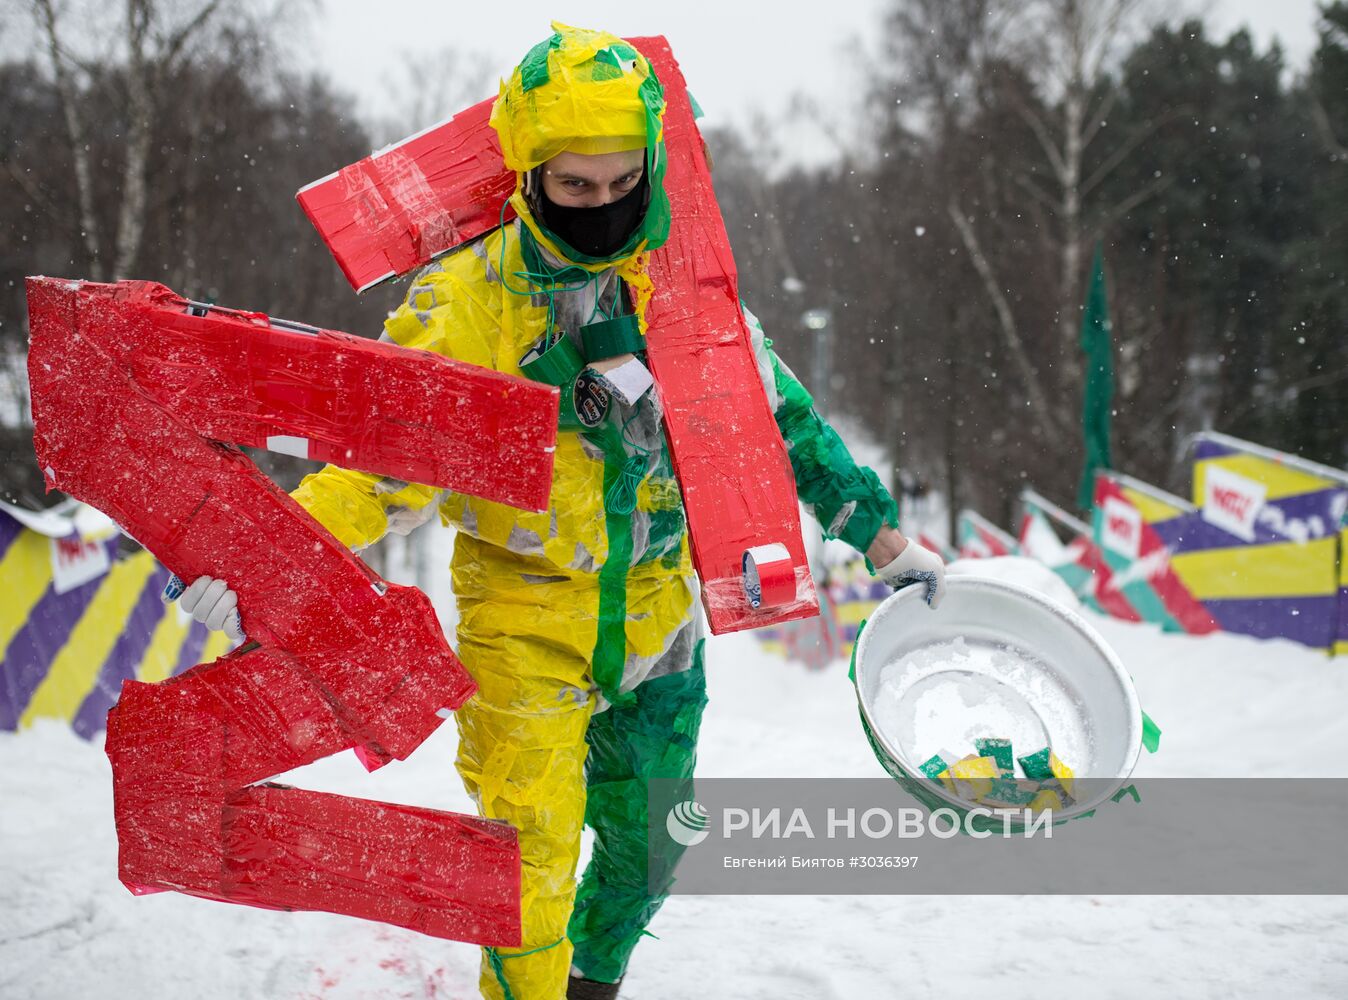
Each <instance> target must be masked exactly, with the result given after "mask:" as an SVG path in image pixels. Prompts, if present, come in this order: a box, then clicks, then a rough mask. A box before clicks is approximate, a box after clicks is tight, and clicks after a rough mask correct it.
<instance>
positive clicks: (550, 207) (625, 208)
mask: <svg viewBox="0 0 1348 1000" xmlns="http://www.w3.org/2000/svg"><path fill="white" fill-rule="evenodd" d="M647 187H648V184H647V181H646V172H645V171H644V170H643V171H642V172H641V180H639V181H637V184H636V187H634V188H632V190H631V191H629V192H627V194H625V195H623V196H622V197H621V198H619V199H618V200H617V201H611V202H609V203H608V204H607V205H595V206H593V207H592V208H573V207H571V206H569V205H558V204H557V203H556V202H554V201H552V200H551V199H550V198H548V196H547V193H546V192H545V191H543V189H542V185H539V192H538V193H539V202H540V205H541V207H542V209H543V225H545V226H547V227H548V229H550V230H551V231H552V232H553V234H554V235H556V236H558V237H560V238H561V239H562V240H563V241H565V242H566V244H567V245H568V246H570V247H572V248H573V249H576V250H579V251H580V252H581V253H583V254H585V255H586V256H587V257H612V256H613V255H614V254H615V253H617V252H618V251H619V250H621V249H622V248H623V247H624V246H626V245H627V241H628V240H629V239H631V238H632V234H633V233H634V232H636V230H637V227H638V226H639V225H641V220H642V219H643V218H644V217H645V215H646V191H647Z"/></svg>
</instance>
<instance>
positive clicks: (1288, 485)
mask: <svg viewBox="0 0 1348 1000" xmlns="http://www.w3.org/2000/svg"><path fill="white" fill-rule="evenodd" d="M1193 459H1194V466H1193V502H1194V504H1195V506H1196V507H1198V509H1199V511H1200V512H1201V515H1202V522H1203V523H1202V525H1201V526H1198V527H1197V528H1196V530H1195V531H1193V532H1191V533H1189V534H1188V535H1187V536H1186V538H1185V541H1184V545H1183V549H1184V553H1185V554H1184V555H1183V557H1182V558H1181V565H1182V567H1183V571H1184V572H1185V573H1186V574H1188V575H1189V576H1190V577H1192V578H1193V579H1194V581H1195V587H1196V588H1197V589H1198V591H1199V592H1201V593H1202V594H1203V599H1204V602H1205V604H1207V606H1208V608H1209V610H1211V612H1212V613H1213V615H1214V616H1215V617H1216V618H1217V619H1218V620H1219V621H1221V622H1222V625H1223V627H1224V628H1229V629H1230V630H1231V631H1245V632H1248V633H1249V634H1252V635H1261V636H1275V635H1276V636H1284V637H1286V638H1291V639H1295V640H1296V641H1298V642H1302V643H1304V644H1306V645H1308V646H1314V647H1316V648H1324V649H1328V650H1337V651H1340V652H1342V651H1345V648H1344V647H1345V645H1346V643H1348V608H1345V601H1348V586H1345V582H1346V581H1345V575H1344V574H1345V570H1344V567H1343V563H1344V551H1345V550H1344V542H1345V537H1344V535H1345V533H1344V527H1345V510H1348V472H1345V471H1343V470H1341V469H1334V468H1331V467H1329V466H1326V465H1320V464H1318V463H1315V462H1309V461H1307V460H1305V459H1302V458H1299V457H1297V456H1295V455H1289V454H1287V453H1285V452H1280V451H1276V450H1274V449H1272V448H1265V447H1262V446H1260V445H1257V444H1253V443H1251V442H1249V441H1242V440H1240V439H1239V438H1233V437H1229V436H1228V435H1225V434H1218V433H1215V432H1206V433H1203V434H1199V435H1197V436H1196V437H1195V438H1194V441H1193ZM1228 623H1231V624H1228Z"/></svg>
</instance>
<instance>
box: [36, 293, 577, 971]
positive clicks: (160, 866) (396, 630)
mask: <svg viewBox="0 0 1348 1000" xmlns="http://www.w3.org/2000/svg"><path fill="white" fill-rule="evenodd" d="M28 291H29V309H30V328H31V349H30V355H29V364H30V380H31V384H32V400H33V416H34V427H35V433H34V439H35V444H36V447H37V453H38V458H39V462H40V463H41V465H42V467H43V469H44V473H45V475H46V478H47V481H48V484H49V485H51V486H54V487H58V488H60V489H62V490H65V491H66V492H68V493H70V494H72V495H74V496H78V497H79V498H81V499H83V500H85V501H86V502H88V503H91V504H92V505H94V506H96V507H98V508H100V509H101V510H103V511H105V512H106V513H108V514H109V515H110V516H112V517H113V518H114V519H115V520H116V521H117V522H118V523H119V524H121V525H122V526H123V527H124V528H125V529H126V530H127V531H128V533H130V534H131V535H133V536H134V537H135V538H137V539H138V540H139V541H140V542H141V543H142V544H144V545H145V546H146V547H147V548H148V549H150V551H151V552H153V553H154V555H155V556H156V557H157V558H159V559H160V560H161V561H162V562H163V563H164V564H165V565H167V566H168V567H169V568H170V569H172V570H173V571H174V572H176V573H177V574H178V575H180V576H182V577H183V578H184V579H193V578H195V577H196V576H199V575H201V574H203V573H206V574H210V575H212V576H217V577H221V578H223V579H226V580H228V581H229V582H230V584H231V586H232V587H233V588H234V589H235V590H236V591H237V593H238V594H239V607H240V611H241V614H242V617H243V622H244V624H245V628H246V629H247V632H248V635H249V638H250V640H252V641H253V643H255V644H256V645H250V646H248V647H245V648H244V649H242V650H240V651H237V652H235V653H233V654H231V655H230V656H228V657H225V658H223V659H221V660H219V661H217V662H216V663H214V664H210V665H206V666H199V667H197V668H194V669H193V670H191V671H188V672H187V673H185V674H182V675H180V676H178V677H175V678H172V679H171V680H169V681H166V682H164V683H161V684H157V685H145V684H139V683H137V682H128V684H127V685H126V687H125V689H124V692H123V698H122V700H121V702H119V704H118V706H117V707H116V708H115V709H114V710H113V711H112V713H110V716H109V725H108V739H107V752H108V756H109V758H110V760H111V761H112V764H113V776H114V801H115V812H116V818H117V824H118V837H119V844H120V860H119V864H120V875H121V878H122V880H123V881H124V882H125V883H126V884H127V885H128V886H130V887H132V888H133V890H134V891H146V890H154V889H173V890H177V891H182V892H188V893H192V894H195V895H201V896H206V897H209V898H212V899H230V898H231V897H230V895H229V890H228V887H226V886H224V885H223V883H222V881H221V879H222V874H221V873H222V871H223V870H224V867H225V865H226V863H227V862H228V861H229V857H228V854H227V851H226V848H225V845H224V842H223V841H222V836H223V834H222V830H223V829H224V827H223V825H222V824H223V820H224V815H225V812H224V811H225V808H226V802H227V800H228V799H229V798H230V797H231V796H233V795H237V794H238V793H239V792H240V791H241V789H243V788H244V787H245V786H247V785H248V784H250V783H252V782H255V781H259V780H263V779H265V778H268V777H271V776H274V775H276V774H279V773H282V772H285V771H288V770H290V769H292V768H294V767H298V766H301V765H303V764H306V763H310V762H312V761H314V760H318V759H320V758H321V757H324V756H327V755H329V754H332V753H335V752H338V751H340V750H343V749H347V748H351V747H358V746H359V747H362V748H363V750H364V752H365V754H366V755H367V757H368V758H370V759H373V760H376V761H381V762H382V761H386V760H389V759H400V758H403V757H406V756H407V755H408V754H410V753H411V752H412V750H414V749H415V748H416V747H417V746H418V745H420V743H421V742H423V741H424V740H425V739H426V737H427V736H429V735H430V733H431V732H433V731H434V729H435V728H436V726H438V725H439V724H440V721H441V719H440V716H439V714H438V712H439V710H440V709H442V708H457V707H458V706H459V705H461V704H462V703H463V702H464V701H465V700H466V699H467V698H468V697H469V696H470V695H471V694H472V692H473V690H474V685H473V682H472V680H471V678H470V677H469V676H468V675H467V672H466V671H465V670H464V669H463V667H462V665H461V664H460V663H459V661H458V658H457V657H455V656H454V654H453V652H452V651H451V650H450V649H449V647H448V644H447V643H446V642H445V639H444V635H443V633H442V632H441V629H440V626H439V623H438V622H437V621H436V618H435V614H434V611H433V610H432V609H431V607H430V604H429V601H428V600H427V599H426V597H425V596H424V595H423V594H421V593H420V592H419V591H417V590H415V589H414V588H403V587H393V586H390V585H388V584H386V583H385V582H384V581H382V580H380V579H379V578H378V577H377V576H376V575H375V574H373V573H372V572H371V571H370V570H369V569H368V568H367V567H366V566H365V565H364V564H363V563H362V562H361V561H360V560H359V559H357V558H356V557H354V556H353V555H352V554H351V553H349V552H347V551H346V549H344V548H343V547H342V546H341V545H340V544H339V543H338V542H337V541H336V539H334V538H333V537H332V536H331V535H330V534H329V533H328V532H327V531H326V530H324V529H323V528H322V527H321V526H320V525H319V524H318V523H317V522H316V521H314V520H313V518H311V517H310V516H309V515H308V514H307V513H305V512H304V511H303V510H302V509H301V508H300V507H299V506H298V505H297V504H296V503H295V502H294V501H293V500H291V499H290V498H289V497H288V496H287V495H286V494H285V493H284V492H282V491H281V490H280V489H278V488H277V487H276V486H275V484H273V483H272V482H271V481H270V480H268V479H267V478H266V477H265V476H263V475H262V474H261V473H260V472H259V471H258V470H257V469H256V468H255V467H254V466H253V464H252V463H251V462H250V461H249V460H248V459H247V458H246V457H245V456H244V455H243V454H242V453H241V452H240V451H238V449H237V448H234V447H232V446H230V445H226V444H221V443H217V442H214V441H211V440H207V439H206V438H204V437H203V436H202V435H201V433H199V430H200V429H199V428H195V427H194V426H192V424H191V423H190V419H191V418H192V417H194V416H199V415H200V414H199V413H194V411H193V410H192V407H191V406H190V405H187V404H181V405H180V401H181V400H183V399H184V398H186V397H185V395H184V394H183V393H181V392H176V393H175V392H164V391H163V389H162V386H156V384H155V380H154V378H153V377H152V372H153V369H152V368H150V367H147V366H145V365H142V364H138V363H133V362H135V360H136V359H134V358H133V357H132V355H133V354H134V353H135V352H139V351H144V352H147V353H149V354H151V355H153V354H154V353H155V352H156V351H160V352H161V355H160V356H161V357H164V358H165V360H164V361H163V365H164V367H165V368H166V369H171V368H172V366H173V365H174V364H189V363H195V364H204V363H206V362H201V361H200V360H199V359H198V360H195V361H193V360H191V359H192V358H193V357H194V356H193V355H192V354H191V352H190V351H188V350H187V349H186V348H185V347H183V346H182V344H183V342H182V341H180V340H175V339H174V338H173V336H172V334H170V335H169V336H168V338H167V339H168V340H169V341H170V342H171V343H172V344H173V345H174V346H175V351H176V353H175V351H166V350H165V348H164V347H163V345H162V344H157V343H156V342H155V331H156V326H155V325H154V323H153V322H152V320H151V319H149V318H147V316H146V311H147V310H153V309H155V308H159V307H161V306H162V304H163V302H164V301H165V296H166V295H168V294H170V293H167V290H166V289H162V287H161V286H153V285H149V286H147V285H145V284H143V283H123V284H121V285H116V286H110V285H92V284H84V283H80V282H65V281H53V280H51V279H30V281H29V285H28ZM179 301H181V300H179ZM147 302H149V303H150V304H148V305H147ZM231 322H235V323H238V324H241V326H236V327H234V328H231V329H227V330H226V331H225V333H224V336H225V337H226V338H228V337H235V336H237V337H238V338H239V339H241V340H243V341H245V342H246V341H247V339H248V338H247V334H248V333H249V332H250V327H251V325H256V329H257V332H258V334H259V336H260V337H261V338H262V339H263V340H266V339H267V335H268V334H269V333H270V332H271V331H270V330H269V329H268V328H267V327H265V326H263V325H262V324H260V323H259V324H252V321H250V320H247V319H239V318H234V319H233V320H231ZM201 336H202V337H204V338H205V339H207V340H209V333H205V334H202V335H201ZM297 336H306V335H303V334H299V335H297ZM196 339H200V338H197V337H195V335H194V338H193V339H192V340H189V341H188V342H189V343H191V342H195V340H196ZM357 346H360V345H357ZM336 350H337V353H345V352H346V351H347V350H348V347H347V345H346V344H345V342H342V343H341V344H339V346H338V347H337V349H336ZM394 350H395V351H397V349H394ZM243 353H244V354H245V355H247V354H249V352H248V350H247V349H246V347H245V349H244V351H243ZM254 357H255V358H270V359H271V361H270V362H269V363H272V364H281V363H283V356H282V354H281V353H280V352H279V351H278V349H277V347H276V345H275V343H274V342H273V343H264V344H263V346H262V348H260V350H259V351H258V352H257V353H256V354H255V355H254ZM408 358H410V359H412V364H414V365H415V364H418V363H420V362H421V361H422V360H423V359H424V361H425V362H427V364H426V365H425V366H424V368H425V384H426V391H428V392H430V393H432V394H434V393H435V391H436V385H437V383H438V381H439V380H441V379H443V378H446V370H445V369H443V368H442V367H440V366H439V365H438V364H436V363H435V362H437V361H438V360H439V359H436V358H435V357H434V356H432V355H430V354H427V353H425V352H412V351H399V352H398V353H397V355H396V356H395V355H393V354H390V353H389V352H388V351H380V352H379V353H376V354H370V355H367V356H366V357H364V358H363V359H362V360H361V365H362V366H365V367H368V368H372V369H374V372H373V375H372V376H371V384H374V383H377V381H378V373H379V370H380V369H381V368H382V367H383V366H384V365H386V364H389V363H394V364H395V365H396V364H398V363H402V362H404V361H406V360H407V359H408ZM252 370H253V371H258V370H261V371H263V372H264V373H265V371H266V370H267V369H266V367H265V365H263V366H261V368H260V369H259V367H256V366H255V367H254V368H253V369H252ZM245 377H246V375H245V374H244V373H240V378H245ZM456 377H457V376H456V375H455V374H454V373H449V374H448V378H449V379H454V378H456ZM170 381H171V380H170ZM494 381H495V380H493V384H489V385H486V386H485V388H484V390H483V391H484V392H486V393H488V394H491V393H494V392H496V391H497V389H496V388H495V387H494ZM461 388H462V387H461V386H455V387H454V388H453V389H452V391H453V392H454V393H457V392H459V391H460V390H461ZM152 390H153V391H152ZM240 395H241V396H244V397H246V396H248V393H247V392H242V393H241V394H240ZM222 398H223V397H222ZM378 402H379V400H378V397H375V405H376V406H377V405H378ZM554 405H555V404H554ZM180 410H182V411H185V413H184V412H179V411H180ZM240 412H244V408H242V407H241V408H240ZM276 412H277V413H278V414H280V416H279V417H278V420H280V421H284V420H286V419H289V416H288V415H287V413H286V412H285V411H284V408H279V409H278V410H277V411H276ZM300 419H303V414H300V415H299V416H297V417H296V420H300ZM279 429H280V430H281V431H283V432H289V431H293V430H294V429H295V427H294V426H292V425H291V424H288V423H285V422H281V423H280V424H279ZM334 444H336V445H339V446H340V445H342V444H343V442H342V441H341V440H340V438H339V439H338V440H336V441H335V442H334ZM442 446H443V447H446V448H448V447H450V445H449V444H448V443H444V444H443V445H442ZM366 453H367V455H369V456H371V459H372V462H377V461H380V460H382V457H381V455H380V454H379V452H378V450H377V442H374V443H373V444H372V445H371V446H370V448H369V449H368V450H367V452H366ZM371 471H375V472H384V471H385V470H383V469H381V468H379V467H378V465H377V464H375V465H373V468H372V469H371ZM324 815H335V813H332V812H328V813H325V814H324ZM431 816H432V814H431V813H427V816H426V817H423V818H424V819H425V821H426V822H428V823H433V824H434V823H438V824H439V829H440V831H441V832H440V834H439V836H441V837H442V838H443V839H445V840H446V841H455V840H456V839H458V838H462V837H466V836H468V834H466V833H465V832H464V831H465V830H467V829H468V827H466V826H465V821H466V820H468V819H471V817H459V816H454V815H452V814H448V813H438V814H434V816H435V817H438V818H430V817H431ZM330 832H331V833H333V834H334V835H335V834H337V833H338V832H339V831H330ZM492 858H493V859H494V858H495V855H492ZM368 860H369V861H370V867H369V871H370V873H371V877H372V878H375V877H376V876H377V875H378V873H379V861H378V859H377V858H375V857H371V858H370V859H368ZM425 862H426V864H427V866H428V867H427V873H426V878H427V879H428V880H430V883H431V884H434V885H437V886H439V891H441V892H442V895H443V898H444V900H445V908H446V913H447V914H453V913H457V912H459V911H460V910H462V909H463V908H464V907H467V908H470V909H471V908H472V907H474V906H475V905H476V901H477V895H476V891H477V890H476V889H475V888H474V889H472V890H471V891H469V890H467V889H464V888H463V887H464V886H465V885H466V884H467V883H466V882H465V881H464V880H463V879H459V880H458V881H451V882H446V881H444V880H439V881H437V880H436V879H437V876H435V874H434V870H433V868H434V859H429V858H428V859H425ZM495 863H496V861H495V860H493V861H492V864H495ZM515 864H516V867H518V851H517V850H516V854H515ZM397 870H399V871H401V869H397ZM494 870H495V869H494V868H492V867H491V866H490V865H488V866H487V868H485V869H484V878H487V879H488V882H487V883H485V884H488V885H492V884H494V883H492V882H491V872H493V871H494ZM292 875H293V876H294V877H295V878H297V879H301V880H302V878H301V875H302V873H299V872H298V871H297V872H295V873H292ZM304 877H311V878H314V879H317V880H318V882H319V884H323V883H322V879H321V878H319V876H318V874H317V873H310V875H308V876H304ZM456 878H457V876H456ZM460 891H462V893H463V894H462V896H456V895H455V893H458V892H460ZM347 898H348V897H347V896H343V895H341V894H336V895H334V894H333V893H330V892H328V891H327V890H323V891H318V890H315V894H314V895H313V896H312V898H310V899H309V901H308V902H307V903H305V902H302V901H297V899H296V897H295V895H294V892H293V891H289V890H287V892H286V893H284V894H281V895H278V897H277V898H275V899H269V898H267V897H266V893H265V891H264V890H263V889H254V890H251V895H250V898H249V899H247V900H233V901H236V902H240V901H246V902H250V903H253V904H254V905H267V906H279V907H287V908H294V907H298V906H304V907H307V908H313V909H327V910H333V911H334V912H346V911H344V910H342V909H341V906H342V905H343V903H342V900H344V899H347ZM490 898H492V899H495V897H494V896H492V897H490ZM516 902H517V900H516ZM353 905H354V904H353ZM493 905H494V904H493ZM369 912H372V911H370V910H369V908H368V906H365V905H364V904H362V905H361V906H359V907H356V909H355V910H354V911H353V912H352V915H355V916H364V915H367V914H368V913H369ZM407 919H408V920H411V919H412V918H411V917H408V918H407ZM418 919H420V918H418ZM456 920H457V917H452V916H445V917H444V918H443V919H438V920H427V921H423V922H426V923H427V926H430V927H433V928H438V929H439V930H442V931H445V932H446V933H448V932H449V931H450V930H451V929H452V928H454V927H457V926H459V924H458V923H456ZM431 932H432V933H435V932H436V931H435V930H433V931H431ZM473 933H475V934H478V935H479V937H485V936H490V937H494V943H497V944H502V945H508V944H513V943H517V941H518V937H519V931H518V920H517V918H515V919H508V920H507V919H503V920H501V921H499V922H498V923H497V924H494V925H491V926H490V927H487V926H486V925H477V929H476V930H474V932H473ZM478 939H479V938H478V937H475V938H473V940H478Z"/></svg>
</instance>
